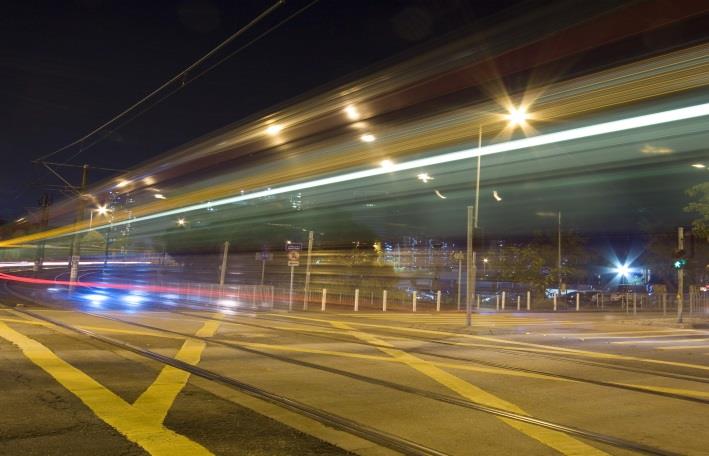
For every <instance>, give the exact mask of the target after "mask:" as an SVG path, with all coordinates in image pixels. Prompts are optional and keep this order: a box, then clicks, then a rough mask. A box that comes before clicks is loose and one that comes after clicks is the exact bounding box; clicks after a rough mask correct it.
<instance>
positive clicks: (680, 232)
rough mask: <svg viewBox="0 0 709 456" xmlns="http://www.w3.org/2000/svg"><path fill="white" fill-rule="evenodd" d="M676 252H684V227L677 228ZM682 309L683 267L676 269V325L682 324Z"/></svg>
mask: <svg viewBox="0 0 709 456" xmlns="http://www.w3.org/2000/svg"><path fill="white" fill-rule="evenodd" d="M677 251H678V252H682V251H684V227H682V226H680V227H678V228H677ZM683 307H684V267H680V268H678V269H677V323H682V312H683V310H684V309H683Z"/></svg>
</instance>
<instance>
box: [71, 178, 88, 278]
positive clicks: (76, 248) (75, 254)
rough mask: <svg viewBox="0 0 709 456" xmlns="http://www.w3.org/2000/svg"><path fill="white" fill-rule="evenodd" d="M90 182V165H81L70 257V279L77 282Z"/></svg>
mask: <svg viewBox="0 0 709 456" xmlns="http://www.w3.org/2000/svg"><path fill="white" fill-rule="evenodd" d="M88 183H89V165H84V166H82V167H81V187H79V207H78V208H77V210H76V221H75V224H74V227H75V230H76V231H77V233H75V234H74V238H73V240H72V243H71V258H69V281H70V282H76V279H77V278H78V277H79V259H80V255H81V235H80V234H79V233H78V231H79V223H80V222H81V221H82V220H83V219H84V205H85V201H84V194H85V193H86V186H87V185H88Z"/></svg>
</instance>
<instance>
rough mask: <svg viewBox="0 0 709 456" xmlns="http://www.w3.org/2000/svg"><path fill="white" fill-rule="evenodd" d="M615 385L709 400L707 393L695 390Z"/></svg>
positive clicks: (625, 384)
mask: <svg viewBox="0 0 709 456" xmlns="http://www.w3.org/2000/svg"><path fill="white" fill-rule="evenodd" d="M614 384H616V385H623V386H632V387H634V388H641V389H645V390H650V391H660V392H663V393H672V394H683V395H685V396H694V397H698V398H704V399H709V392H706V391H696V390H688V389H684V388H668V387H666V386H647V385H636V384H633V383H619V382H618V383H616V382H614Z"/></svg>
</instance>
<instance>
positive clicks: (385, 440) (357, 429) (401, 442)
mask: <svg viewBox="0 0 709 456" xmlns="http://www.w3.org/2000/svg"><path fill="white" fill-rule="evenodd" d="M8 291H9V292H10V293H12V294H13V295H16V296H17V293H16V292H14V291H12V290H9V288H8ZM20 297H21V298H22V299H25V300H28V301H30V302H33V303H34V304H37V305H40V306H42V307H45V308H51V307H48V306H46V305H42V304H39V303H36V302H34V300H33V299H31V298H27V297H24V296H21V295H20ZM7 307H9V306H7ZM14 310H15V311H16V312H19V313H21V314H24V315H26V316H28V317H31V318H35V319H39V320H42V321H45V322H47V323H50V324H53V325H55V326H57V327H60V328H63V329H65V330H69V331H71V332H74V333H76V334H80V335H83V336H86V337H90V338H92V339H95V340H98V341H101V342H104V343H106V344H108V345H111V346H114V347H118V348H121V349H125V350H128V351H130V352H133V353H135V354H138V355H140V356H143V357H145V358H149V359H153V360H155V361H158V362H161V363H163V364H167V365H170V366H173V367H175V368H177V369H181V370H184V371H186V372H189V373H191V374H194V375H196V376H198V377H202V378H205V379H208V380H211V381H214V382H217V383H221V384H223V385H227V386H229V387H231V388H234V389H237V390H239V391H241V392H244V393H247V394H249V395H252V396H255V397H258V398H260V399H263V400H266V401H268V402H271V403H274V404H276V405H279V406H282V407H284V408H287V409H289V410H291V411H294V412H296V413H299V414H301V415H304V416H308V417H310V418H313V419H315V420H317V421H319V422H321V423H323V424H326V425H329V426H332V427H334V428H336V429H339V430H342V431H345V432H348V433H350V434H353V435H357V436H359V437H362V438H364V439H366V440H369V441H372V442H374V443H377V444H378V445H381V446H384V447H387V448H391V449H394V450H396V451H400V452H403V453H404V454H421V455H442V454H444V453H442V452H440V451H438V450H435V449H432V448H428V447H425V446H423V445H420V444H417V443H415V442H412V441H410V440H407V439H404V438H401V437H398V436H394V435H391V434H388V433H385V432H382V431H379V430H377V429H373V428H371V427H368V426H366V425H364V424H361V423H357V422H354V421H352V420H349V419H347V418H344V417H341V416H339V415H334V414H331V413H330V412H327V411H324V410H322V409H319V408H316V407H312V406H310V405H307V404H304V403H302V402H298V401H295V400H293V399H290V398H288V397H285V396H282V395H279V394H276V393H272V392H269V391H266V390H264V389H261V388H259V387H257V386H254V385H250V384H247V383H244V382H241V381H239V380H237V379H234V378H231V377H228V376H224V375H222V374H219V373H217V372H214V371H211V370H207V369H204V368H200V367H197V366H193V365H191V364H187V363H185V362H182V361H179V360H177V359H174V358H171V357H168V356H165V355H161V354H159V353H155V352H153V351H151V350H148V349H146V348H143V347H138V346H136V345H133V344H130V343H127V342H123V341H120V340H117V339H114V338H111V337H107V336H103V335H101V334H98V333H96V332H94V331H90V330H86V329H83V328H79V327H76V326H73V325H70V324H68V323H64V322H62V321H58V320H55V319H53V318H51V317H47V316H44V315H40V314H37V313H36V312H32V311H30V310H27V309H23V308H14ZM74 311H75V312H77V313H82V314H84V315H88V316H91V317H95V318H101V319H107V320H111V321H115V322H118V323H121V324H125V325H129V326H133V327H139V328H143V329H149V330H153V331H159V332H162V333H169V334H172V335H178V336H180V337H185V338H192V339H197V340H201V341H204V342H206V343H208V344H213V345H214V344H216V345H220V346H222V347H229V348H232V349H236V350H240V351H244V352H248V353H252V354H255V355H259V356H265V357H268V358H271V359H276V360H279V361H282V362H287V363H291V364H297V365H299V366H302V367H308V368H313V369H317V370H320V371H324V372H329V373H332V374H336V375H341V376H346V377H348V378H352V379H355V380H359V381H362V382H366V383H369V384H373V385H378V386H382V387H386V388H390V389H394V390H398V391H401V392H405V393H409V394H414V395H417V396H419V397H424V398H427V399H432V400H436V401H439V402H443V403H448V404H452V405H456V406H460V407H464V408H467V409H471V410H476V411H479V412H483V413H486V414H490V415H494V416H498V417H502V418H508V419H512V420H516V421H520V422H524V423H528V424H532V425H535V426H539V427H542V428H546V429H550V430H554V431H559V432H562V433H565V434H568V435H573V436H577V437H582V438H584V439H588V440H591V441H595V442H599V443H603V444H607V445H611V446H613V447H616V448H620V449H625V450H630V451H637V452H640V453H643V454H650V455H664V456H669V455H675V454H676V453H673V452H670V451H667V450H663V449H660V448H655V447H652V446H648V445H644V444H642V443H638V442H632V441H628V440H625V439H621V438H618V437H615V436H610V435H605V434H601V433H596V432H593V431H588V430H584V429H580V428H576V427H573V426H567V425H564V424H560V423H555V422H552V421H548V420H544V419H540V418H536V417H533V416H529V415H524V414H519V413H514V412H510V411H507V410H503V409H498V408H494V407H490V406H487V405H484V404H481V403H477V402H473V401H469V400H467V399H462V398H458V397H453V396H448V395H443V394H439V393H435V392H431V391H427V390H422V389H418V388H414V387H410V386H408V385H402V384H398V383H394V382H390V381H387V380H382V379H377V378H373V377H368V376H364V375H361V374H356V373H352V372H348V371H343V370H340V369H336V368H332V367H328V366H323V365H319V364H314V363H310V362H307V361H302V360H298V359H294V358H290V357H286V356H281V355H276V354H272V353H267V352H262V351H260V350H255V349H252V348H249V347H244V346H241V345H239V344H238V343H236V342H231V341H224V340H218V339H216V340H215V339H211V338H203V337H199V336H195V335H192V334H185V333H181V332H179V331H173V330H169V329H164V328H160V327H156V326H152V325H147V324H143V323H136V322H132V321H127V320H123V319H120V318H117V317H113V316H109V315H101V314H96V313H92V312H85V311H79V310H75V309H74ZM190 315H191V314H190ZM227 322H228V320H227Z"/></svg>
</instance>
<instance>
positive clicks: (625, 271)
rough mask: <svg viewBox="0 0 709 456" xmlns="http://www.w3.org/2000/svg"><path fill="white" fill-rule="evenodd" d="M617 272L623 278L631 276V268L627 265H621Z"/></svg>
mask: <svg viewBox="0 0 709 456" xmlns="http://www.w3.org/2000/svg"><path fill="white" fill-rule="evenodd" d="M615 272H616V273H617V274H618V275H619V276H621V277H628V274H630V268H629V267H628V265H627V264H621V265H618V266H617V267H616V268H615Z"/></svg>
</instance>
